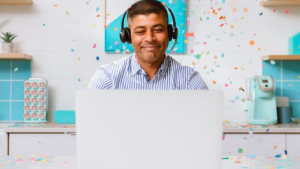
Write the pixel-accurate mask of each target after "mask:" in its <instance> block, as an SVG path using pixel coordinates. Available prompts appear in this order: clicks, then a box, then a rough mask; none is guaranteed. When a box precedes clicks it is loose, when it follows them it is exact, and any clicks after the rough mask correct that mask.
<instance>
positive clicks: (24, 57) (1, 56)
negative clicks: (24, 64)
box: [0, 53, 32, 60]
mask: <svg viewBox="0 0 300 169" xmlns="http://www.w3.org/2000/svg"><path fill="white" fill-rule="evenodd" d="M10 59H12V60H31V59H32V56H30V55H27V54H24V53H0V60H10Z"/></svg>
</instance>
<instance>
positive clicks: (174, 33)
mask: <svg viewBox="0 0 300 169" xmlns="http://www.w3.org/2000/svg"><path fill="white" fill-rule="evenodd" d="M160 4H161V5H162V6H164V7H165V8H167V9H168V11H169V12H170V14H171V16H172V20H173V26H172V25H171V24H169V23H168V35H169V41H171V40H172V38H173V39H175V42H174V45H173V46H172V47H171V50H172V49H173V48H174V47H175V45H176V43H177V37H178V28H177V26H176V20H175V16H174V14H173V12H172V10H171V8H169V7H168V6H167V5H164V4H162V3H161V2H160ZM129 9H130V8H128V9H127V10H126V11H125V13H124V15H123V18H122V24H121V32H120V39H121V41H122V42H123V43H124V42H127V43H131V35H130V29H129V28H128V27H126V28H124V21H125V16H126V14H127V15H128V10H129ZM167 17H168V13H167ZM168 18H169V17H168ZM168 20H169V19H168ZM168 22H169V21H168Z"/></svg>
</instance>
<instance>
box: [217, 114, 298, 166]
mask: <svg viewBox="0 0 300 169" xmlns="http://www.w3.org/2000/svg"><path fill="white" fill-rule="evenodd" d="M223 133H224V134H300V121H299V120H297V121H295V122H294V123H292V124H276V125H252V124H249V123H248V122H226V121H225V122H224V123H223ZM299 168H300V167H299Z"/></svg>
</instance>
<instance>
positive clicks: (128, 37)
mask: <svg viewBox="0 0 300 169" xmlns="http://www.w3.org/2000/svg"><path fill="white" fill-rule="evenodd" d="M124 32H125V37H126V42H127V43H129V44H130V43H131V32H130V29H129V28H128V27H127V28H124Z"/></svg>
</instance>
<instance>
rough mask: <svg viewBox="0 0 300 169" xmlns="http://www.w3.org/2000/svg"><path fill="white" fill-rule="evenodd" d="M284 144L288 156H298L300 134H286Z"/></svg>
mask: <svg viewBox="0 0 300 169" xmlns="http://www.w3.org/2000/svg"><path fill="white" fill-rule="evenodd" d="M286 142H287V144H286V145H287V151H288V155H291V156H300V146H299V143H300V134H287V135H286Z"/></svg>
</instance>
